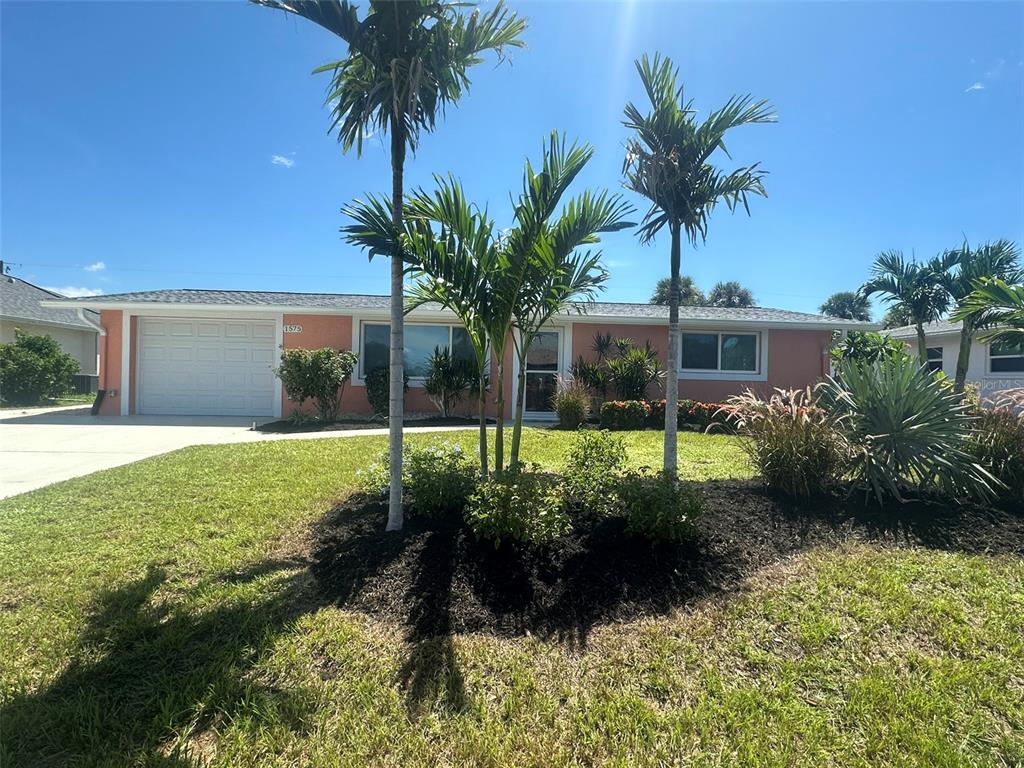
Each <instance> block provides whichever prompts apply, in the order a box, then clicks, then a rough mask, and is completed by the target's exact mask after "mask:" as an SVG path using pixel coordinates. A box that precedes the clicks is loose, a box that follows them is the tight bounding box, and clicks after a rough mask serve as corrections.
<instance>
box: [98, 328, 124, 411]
mask: <svg viewBox="0 0 1024 768" xmlns="http://www.w3.org/2000/svg"><path fill="white" fill-rule="evenodd" d="M123 315H124V313H123V312H122V311H121V310H119V309H104V310H103V311H101V312H100V325H102V326H103V327H104V328H105V329H106V331H107V336H106V341H105V342H104V343H102V344H101V345H100V389H104V390H107V394H106V396H105V397H104V398H103V402H102V403H100V416H118V415H120V413H121V391H122V387H121V354H122V352H121V349H122V343H121V341H122V335H123V322H122V317H123ZM111 392H113V393H114V394H111Z"/></svg>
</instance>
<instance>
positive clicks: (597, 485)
mask: <svg viewBox="0 0 1024 768" xmlns="http://www.w3.org/2000/svg"><path fill="white" fill-rule="evenodd" d="M625 463H626V448H625V446H624V445H623V444H622V440H620V439H619V438H617V437H612V435H611V434H609V433H608V432H605V431H601V432H580V433H579V434H578V435H577V436H576V439H575V440H573V443H572V445H571V446H570V447H569V451H568V452H567V454H566V462H565V471H564V473H563V488H564V490H565V497H566V500H567V501H568V502H569V504H570V505H572V506H573V507H574V508H576V509H578V510H580V511H581V512H585V513H587V514H592V515H610V514H612V513H613V512H615V511H616V510H618V509H619V507H620V504H619V497H618V492H617V491H618V484H619V474H620V473H621V472H622V468H623V466H624V465H625Z"/></svg>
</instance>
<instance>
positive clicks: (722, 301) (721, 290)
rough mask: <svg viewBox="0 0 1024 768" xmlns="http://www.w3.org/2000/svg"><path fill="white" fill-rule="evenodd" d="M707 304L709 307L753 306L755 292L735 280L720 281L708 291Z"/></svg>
mask: <svg viewBox="0 0 1024 768" xmlns="http://www.w3.org/2000/svg"><path fill="white" fill-rule="evenodd" d="M705 304H707V306H709V307H752V306H754V293H753V291H751V290H750V289H749V288H744V287H743V286H742V285H740V284H739V283H737V282H736V281H735V280H729V281H728V282H721V281H720V282H717V283H715V284H714V285H713V286H712V287H711V290H710V291H708V298H707V301H706V302H705Z"/></svg>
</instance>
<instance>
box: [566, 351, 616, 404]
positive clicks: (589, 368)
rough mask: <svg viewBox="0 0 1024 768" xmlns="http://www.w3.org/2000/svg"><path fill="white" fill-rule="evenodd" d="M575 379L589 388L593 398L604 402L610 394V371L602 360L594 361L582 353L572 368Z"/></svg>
mask: <svg viewBox="0 0 1024 768" xmlns="http://www.w3.org/2000/svg"><path fill="white" fill-rule="evenodd" d="M570 372H571V373H572V377H573V379H575V380H576V381H577V382H579V383H580V384H582V385H583V386H584V387H586V388H587V390H588V392H589V394H590V396H591V397H593V398H597V401H598V402H603V401H604V398H605V395H607V394H608V371H607V369H606V368H605V367H604V366H603V365H602V364H601V362H600V361H598V362H592V361H590V360H587V359H586V358H584V357H583V356H582V355H580V356H579V357H578V358H577V359H576V362H575V363H573V364H572V367H571V369H570Z"/></svg>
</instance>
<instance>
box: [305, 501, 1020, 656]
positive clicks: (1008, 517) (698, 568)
mask: <svg viewBox="0 0 1024 768" xmlns="http://www.w3.org/2000/svg"><path fill="white" fill-rule="evenodd" d="M702 487H703V490H704V493H705V496H706V501H707V511H706V514H705V517H704V518H703V519H702V521H701V523H700V526H699V527H700V533H699V536H698V537H697V538H696V539H695V540H694V541H693V542H691V543H689V544H686V545H682V546H654V545H651V544H650V543H649V542H647V541H646V540H643V539H638V538H634V537H631V536H628V535H627V534H626V533H625V532H624V530H623V523H622V521H621V520H619V519H606V520H591V521H588V520H577V521H576V522H575V529H574V531H573V533H572V534H570V535H569V536H568V537H567V538H566V539H564V540H563V541H561V542H560V543H559V545H558V546H555V547H551V548H547V549H533V548H529V547H510V546H504V547H502V548H500V549H497V550H496V549H495V548H494V547H493V545H491V544H488V543H486V542H484V543H478V542H476V541H475V540H474V538H473V536H472V534H471V533H469V532H468V531H467V530H466V529H465V528H463V527H462V526H461V525H459V524H450V525H445V524H438V523H431V522H428V521H423V520H422V519H419V518H416V517H415V516H412V515H410V516H408V517H407V519H406V526H405V530H404V531H402V532H401V533H397V534H395V533H390V534H389V533H385V532H384V529H383V528H384V526H383V521H384V520H385V518H386V510H385V508H384V506H383V505H382V504H380V503H377V502H368V501H367V500H366V499H365V498H364V497H360V496H355V497H353V498H351V499H349V500H348V501H347V502H346V503H344V504H342V505H340V506H338V507H337V508H335V509H334V510H332V511H331V513H329V515H328V516H327V517H326V518H325V519H324V520H323V521H321V522H320V523H319V524H318V525H317V526H316V528H315V530H314V541H313V545H312V546H313V551H312V558H313V560H312V570H313V574H314V576H315V578H316V582H317V584H318V588H319V590H320V591H321V593H322V597H323V598H324V599H326V600H327V601H329V602H331V603H334V604H337V605H339V606H341V607H343V608H346V609H348V610H355V611H362V612H366V613H369V614H372V615H374V616H378V617H381V618H387V619H391V620H397V621H399V622H402V623H403V624H405V625H406V626H407V627H408V630H409V634H410V637H412V638H414V639H416V638H426V637H433V636H437V635H445V634H449V633H453V632H460V633H461V632H484V633H491V634H498V635H523V634H537V635H541V636H545V637H556V638H561V639H563V640H567V641H574V642H585V640H586V636H587V633H588V632H589V630H590V628H591V627H593V626H594V625H595V624H598V623H606V622H611V621H621V620H630V619H634V618H638V617H641V616H649V615H659V614H663V613H666V612H667V611H669V610H671V609H673V608H676V607H679V606H683V605H686V604H687V603H691V602H693V601H696V600H698V599H701V598H703V597H707V596H709V595H712V594H714V593H722V592H728V591H732V590H735V589H737V587H738V586H739V584H740V582H741V580H742V579H743V578H745V577H746V576H748V575H750V574H751V573H753V572H754V571H756V570H758V569H760V568H764V567H765V566H768V565H771V564H773V563H776V562H779V561H780V560H782V559H784V558H786V557H787V556H789V555H792V554H794V553H798V552H800V551H802V550H805V549H808V548H810V547H813V546H818V545H834V544H838V543H840V542H842V541H847V540H851V539H857V538H859V539H868V540H873V541H880V542H883V543H885V544H887V545H892V546H905V545H917V546H925V547H931V548H937V549H944V550H951V551H963V552H971V553H993V554H1017V555H1024V515H1020V514H1015V513H1010V512H1004V511H1001V510H996V509H980V508H975V507H962V508H956V509H951V508H945V507H941V506H937V505H924V504H908V505H901V506H897V507H890V508H888V509H885V510H878V509H877V508H871V507H865V506H864V504H863V501H862V500H860V499H857V500H842V499H827V500H821V501H817V502H815V503H814V504H813V505H811V504H808V505H807V506H806V507H803V508H801V507H800V506H797V505H794V504H793V503H792V502H789V501H786V500H783V499H781V498H778V497H776V496H774V495H772V494H771V493H769V492H768V491H766V490H764V489H763V488H762V487H761V486H760V485H759V484H758V483H756V482H754V481H751V482H732V481H730V482H711V483H704V484H702Z"/></svg>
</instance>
